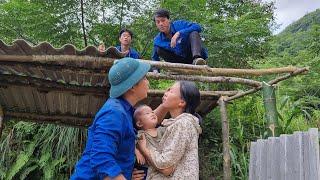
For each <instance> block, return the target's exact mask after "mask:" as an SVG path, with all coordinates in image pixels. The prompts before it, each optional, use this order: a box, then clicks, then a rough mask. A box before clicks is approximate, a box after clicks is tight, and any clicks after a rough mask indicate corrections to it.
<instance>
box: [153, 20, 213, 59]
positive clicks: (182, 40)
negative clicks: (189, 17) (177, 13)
mask: <svg viewBox="0 0 320 180" xmlns="http://www.w3.org/2000/svg"><path fill="white" fill-rule="evenodd" d="M178 31H179V32H180V36H179V38H178V39H177V43H176V47H175V48H171V47H170V42H171V39H169V38H167V37H166V35H165V34H164V33H163V32H159V33H158V35H157V36H156V37H155V38H154V41H153V52H152V60H154V61H159V60H160V58H159V55H158V54H157V52H156V50H157V48H158V47H160V48H163V49H165V50H168V51H170V52H173V53H174V54H176V55H179V56H182V57H184V58H186V57H187V54H190V53H191V52H188V51H191V49H190V42H189V34H190V33H191V32H193V31H197V32H199V33H200V32H201V27H200V25H199V24H197V23H193V22H189V21H185V20H178V21H174V22H172V23H171V24H170V33H171V35H172V36H173V35H174V34H175V33H176V32H178ZM201 56H202V57H203V58H204V59H207V58H208V51H207V50H206V49H205V48H203V49H202V50H201Z"/></svg>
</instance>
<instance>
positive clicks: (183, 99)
mask: <svg viewBox="0 0 320 180" xmlns="http://www.w3.org/2000/svg"><path fill="white" fill-rule="evenodd" d="M162 101H163V102H162V104H161V105H160V107H159V108H157V110H156V112H157V115H158V117H159V116H160V117H163V116H164V114H165V112H167V111H169V113H170V115H171V117H172V118H170V119H164V120H163V121H162V123H161V125H162V126H164V127H166V130H165V132H164V134H163V137H162V139H161V140H160V143H159V148H158V149H147V147H146V140H145V137H143V138H142V139H141V140H139V146H138V148H139V149H140V151H141V152H142V154H143V155H144V156H145V158H146V159H147V161H148V162H149V164H150V165H152V166H153V167H154V169H158V170H159V169H167V170H168V169H171V173H169V176H168V173H167V174H166V175H164V174H161V173H160V172H159V171H152V172H148V176H147V179H152V180H158V179H188V180H193V179H195V180H197V179H199V159H198V138H199V134H200V133H201V128H200V125H199V119H201V118H200V116H199V115H198V114H197V113H196V112H195V110H196V108H197V106H198V105H199V104H200V92H199V90H198V88H197V87H196V85H195V83H193V82H188V81H179V82H176V83H175V84H174V85H173V86H172V87H171V88H169V89H168V90H167V92H166V93H165V94H164V96H163V98H162ZM159 109H162V111H161V110H159ZM166 110H167V111H166ZM160 112H163V114H162V115H161V114H159V113H160ZM160 119H161V118H160Z"/></svg>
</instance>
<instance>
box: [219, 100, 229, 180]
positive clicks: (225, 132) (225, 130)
mask: <svg viewBox="0 0 320 180" xmlns="http://www.w3.org/2000/svg"><path fill="white" fill-rule="evenodd" d="M224 99H225V97H224V96H222V97H221V98H220V99H219V102H218V103H219V106H220V115H221V123H222V142H223V179H224V180H231V158H230V142H229V121H228V117H227V106H226V102H225V100H224Z"/></svg>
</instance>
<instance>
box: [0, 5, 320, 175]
mask: <svg viewBox="0 0 320 180" xmlns="http://www.w3.org/2000/svg"><path fill="white" fill-rule="evenodd" d="M159 7H162V8H167V9H168V10H170V12H171V19H172V20H176V19H186V20H190V21H194V22H197V23H199V24H200V25H201V26H202V28H203V32H202V39H203V40H204V43H205V45H206V47H207V48H208V51H209V59H208V60H209V65H210V66H211V67H229V68H269V67H283V66H288V65H293V66H299V67H302V66H309V67H310V72H309V73H308V74H307V75H303V76H298V77H295V78H292V79H290V80H287V81H285V82H282V83H280V84H279V85H277V86H276V90H277V91H276V96H277V107H278V114H279V122H278V127H277V131H278V133H279V134H280V133H281V134H282V133H289V134H290V133H293V132H294V131H304V130H307V129H308V128H310V127H318V126H320V123H319V120H320V110H319V108H320V99H319V97H320V90H319V89H320V87H319V86H320V78H319V77H320V76H319V70H320V65H319V63H318V62H319V61H320V10H319V9H318V10H316V11H314V12H311V13H309V14H307V15H305V16H304V17H303V18H301V19H300V20H298V21H296V22H294V23H293V24H291V25H290V26H288V27H287V28H286V29H285V30H284V31H283V32H281V33H280V34H278V35H272V30H273V29H274V28H276V26H277V25H276V23H275V19H274V8H275V7H274V4H273V3H263V2H261V1H259V0H241V1H239V0H219V1H216V0H179V1H177V0H100V1H97V0H68V1H65V0H54V1H51V0H28V1H27V0H0V39H1V40H3V41H4V42H6V43H8V44H10V43H12V42H13V41H14V40H15V39H24V40H26V41H28V42H30V43H31V44H33V45H36V44H38V43H40V42H43V41H47V42H49V43H51V44H52V45H53V46H54V47H61V46H63V45H64V44H73V45H75V46H76V47H77V48H78V49H82V48H84V47H86V46H87V45H94V46H97V45H98V44H99V43H100V42H104V43H105V44H106V45H107V46H109V45H116V44H118V32H119V31H120V29H121V28H124V27H125V28H129V29H131V30H132V31H133V32H134V38H133V47H134V48H136V49H137V50H138V51H139V52H140V53H141V54H142V56H143V58H144V59H150V57H151V51H152V44H153V37H154V36H155V35H156V34H157V29H156V27H155V24H154V22H153V20H152V13H153V12H154V11H155V10H156V9H158V8H159ZM271 78H274V77H272V76H267V77H259V78H257V79H258V80H260V81H262V80H265V81H267V80H270V79H271ZM170 83H171V82H170V81H161V82H156V81H151V86H152V88H154V89H165V88H167V87H168V86H169V85H170ZM200 87H201V88H202V89H211V90H212V89H213V90H231V89H241V86H237V85H232V86H231V85H225V84H223V85H222V84H217V85H207V84H201V85H200ZM228 116H229V120H230V142H231V163H232V174H233V179H248V167H249V166H248V165H249V147H250V142H251V141H255V140H257V139H258V138H266V137H267V136H268V133H267V131H268V129H267V127H266V122H265V117H264V107H263V99H262V95H261V93H260V92H258V93H255V94H253V95H250V96H247V97H244V98H241V99H238V100H236V101H233V103H231V104H229V105H228ZM202 126H203V134H202V135H201V137H200V140H199V148H200V150H199V154H200V171H201V172H200V176H201V179H212V178H213V177H214V178H215V179H221V178H222V174H223V168H222V161H223V158H222V138H221V137H222V135H221V133H222V132H221V122H220V114H219V111H218V109H217V108H216V109H214V110H213V111H212V112H211V113H210V114H208V115H207V116H206V117H205V118H204V123H203V125H202ZM85 139H86V129H81V128H73V127H62V126H55V125H39V124H35V123H27V122H17V121H8V122H6V124H5V130H4V132H3V135H2V138H1V139H0V152H1V153H0V179H68V178H69V176H70V175H71V173H72V172H73V167H74V165H75V163H76V161H77V160H78V159H79V157H80V155H81V152H82V150H83V147H84V145H85Z"/></svg>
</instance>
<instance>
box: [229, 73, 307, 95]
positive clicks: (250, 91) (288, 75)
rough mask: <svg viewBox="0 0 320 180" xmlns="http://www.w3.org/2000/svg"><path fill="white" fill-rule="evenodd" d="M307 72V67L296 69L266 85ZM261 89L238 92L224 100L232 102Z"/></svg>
mask: <svg viewBox="0 0 320 180" xmlns="http://www.w3.org/2000/svg"><path fill="white" fill-rule="evenodd" d="M307 71H309V68H307V67H306V68H301V69H298V70H296V71H294V72H292V73H290V74H287V75H284V76H280V77H278V78H276V79H273V80H271V81H269V82H268V84H270V85H274V84H277V83H279V82H280V81H283V80H286V79H289V78H290V77H293V76H296V75H298V74H302V73H305V72H307ZM261 89H262V86H259V87H255V88H252V89H249V90H247V91H244V92H239V93H238V94H236V95H233V96H230V97H227V98H226V99H225V101H232V100H235V99H238V98H240V97H243V96H246V95H249V94H252V93H255V92H257V91H259V90H261Z"/></svg>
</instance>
